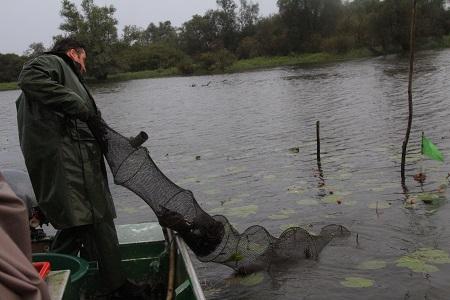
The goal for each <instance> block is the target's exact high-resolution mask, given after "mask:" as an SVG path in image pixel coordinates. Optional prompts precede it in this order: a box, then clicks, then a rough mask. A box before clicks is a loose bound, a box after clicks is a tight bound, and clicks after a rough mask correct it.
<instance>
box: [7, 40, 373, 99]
mask: <svg viewBox="0 0 450 300" xmlns="http://www.w3.org/2000/svg"><path fill="white" fill-rule="evenodd" d="M373 56H375V55H374V54H373V53H372V52H370V51H369V50H367V49H357V50H352V51H349V52H346V53H344V54H333V53H327V52H319V53H305V54H296V55H288V56H271V57H255V58H251V59H242V60H238V61H235V62H234V63H233V64H232V65H230V66H228V67H226V68H225V70H224V71H223V72H213V73H212V74H221V73H236V72H245V71H251V70H258V69H265V68H274V67H281V66H301V65H312V64H322V63H331V62H338V61H344V60H352V59H360V58H368V57H373ZM208 74H211V73H207V72H204V71H198V72H195V73H194V74H193V75H194V76H195V75H208ZM170 76H183V74H181V73H180V71H179V70H178V69H177V68H168V69H158V70H148V71H140V72H127V73H118V74H113V75H110V76H109V77H108V79H107V80H106V82H117V81H126V80H135V79H146V78H160V77H170ZM88 81H89V82H90V83H93V84H95V83H97V82H98V81H97V80H88ZM103 82H105V81H103ZM15 89H18V86H17V83H16V82H3V83H0V91H7V90H15Z"/></svg>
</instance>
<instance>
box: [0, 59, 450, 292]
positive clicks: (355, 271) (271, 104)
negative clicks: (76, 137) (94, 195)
mask: <svg viewBox="0 0 450 300" xmlns="http://www.w3.org/2000/svg"><path fill="white" fill-rule="evenodd" d="M407 73H408V62H407V59H406V58H399V57H397V56H389V57H384V58H373V59H364V60H356V61H351V62H341V63H333V64H326V65H320V66H313V67H304V68H292V67H287V68H277V69H271V70H263V71H258V72H248V73H240V74H231V75H219V76H202V77H182V78H164V79H148V80H136V81H129V82H122V83H115V84H109V85H105V86H95V87H93V92H94V95H95V97H96V99H97V102H98V106H99V107H100V108H101V110H102V112H103V116H104V118H105V120H106V121H107V122H108V123H109V124H110V125H111V127H113V128H115V129H116V130H117V131H119V132H121V133H123V134H125V135H130V136H131V135H134V134H136V133H137V132H138V131H140V130H145V131H147V132H148V134H149V136H150V138H149V141H148V142H147V143H146V144H145V145H146V146H147V147H148V148H149V150H150V154H151V155H152V157H153V159H154V160H155V161H156V163H157V164H158V165H159V167H160V168H161V170H162V171H163V172H165V173H166V175H167V176H168V177H169V178H171V179H173V180H174V181H175V182H177V183H178V184H179V185H180V186H182V187H185V188H188V189H191V190H192V191H193V192H194V194H195V195H196V198H197V200H198V201H199V203H200V205H201V206H202V207H203V208H205V210H207V211H209V212H211V213H219V214H224V215H225V216H227V217H228V218H229V219H230V221H231V222H232V223H233V224H234V225H235V227H236V228H237V229H239V230H240V231H243V230H244V229H245V228H247V227H248V226H251V225H254V224H260V225H263V226H265V227H266V228H267V229H268V230H269V231H270V232H271V233H272V234H273V235H275V236H277V235H279V234H280V232H282V231H283V230H284V229H285V228H287V227H288V226H290V225H300V226H304V227H307V228H308V230H310V231H312V232H318V231H319V230H320V228H321V227H323V226H325V225H327V224H331V223H338V224H343V225H345V226H346V227H348V228H349V229H350V230H351V232H352V236H351V237H350V238H348V239H345V240H335V241H333V242H332V243H331V244H329V245H328V246H327V247H326V248H325V249H324V251H323V252H322V253H321V255H320V258H319V260H317V261H303V262H299V263H298V264H297V265H292V266H290V267H289V268H286V267H285V266H284V267H283V268H277V267H276V266H274V267H273V268H271V269H270V271H269V272H264V273H257V274H255V275H253V276H251V277H248V278H234V277H233V276H232V272H231V270H229V269H227V268H226V267H223V266H221V265H216V264H212V263H209V264H202V263H199V262H196V265H197V269H198V271H199V276H200V278H201V282H202V284H203V286H204V287H205V292H206V295H207V298H208V299H362V298H365V299H447V298H448V292H449V291H450V259H449V256H448V255H449V254H448V253H449V251H450V206H449V205H448V204H447V197H448V192H447V190H446V189H445V186H443V187H441V188H440V186H441V185H443V184H446V183H448V181H447V178H446V176H447V174H448V173H449V172H450V167H449V165H448V162H447V161H448V160H450V96H449V94H450V83H449V81H448V77H449V75H450V50H444V51H433V52H425V53H421V54H419V55H418V59H417V66H416V76H415V82H414V103H415V106H414V109H415V114H414V122H413V129H412V135H411V139H410V144H409V154H408V160H407V163H408V165H407V175H408V178H407V185H408V187H409V190H410V192H411V194H412V195H414V196H415V198H416V203H415V204H412V205H411V204H405V201H404V200H405V195H404V194H403V193H402V189H401V186H400V153H401V144H402V141H403V137H404V133H405V130H406V121H407V93H406V92H407V75H408V74H407ZM18 94H19V92H18V91H9V92H1V93H0V120H1V126H0V168H2V169H5V168H18V169H24V163H23V159H22V157H21V153H20V149H19V144H18V138H17V133H16V132H17V127H16V114H15V106H14V101H15V99H16V97H17V96H18ZM317 120H320V124H321V139H322V145H321V147H322V168H323V173H324V177H325V185H324V186H322V185H321V184H320V181H319V179H318V178H317V164H316V153H315V151H316V143H315V123H316V121H317ZM421 131H424V132H425V135H426V136H427V137H429V138H431V140H432V141H434V142H435V143H436V144H437V145H438V147H439V148H440V149H441V150H442V152H443V153H444V155H445V156H446V157H447V160H446V162H445V163H439V162H435V161H431V160H427V159H421V156H420V136H421ZM296 148H298V153H297V151H296ZM421 170H423V171H424V172H425V173H426V174H427V180H426V183H425V184H424V185H423V186H422V187H421V186H420V184H418V183H416V182H415V181H414V180H413V178H412V176H413V175H414V174H416V173H417V172H419V171H421ZM113 196H114V198H115V201H116V206H117V210H118V214H119V217H118V219H117V223H129V222H145V221H153V220H155V216H154V214H153V213H152V211H151V210H150V209H149V208H148V207H147V205H146V204H145V203H144V202H143V201H141V200H139V199H138V198H137V197H136V196H134V195H132V194H131V193H129V192H127V191H126V190H125V189H123V188H121V187H117V186H114V187H113ZM424 197H426V198H430V199H432V201H433V204H431V205H430V204H424V203H423V202H422V201H421V199H422V198H424ZM361 286H363V287H361Z"/></svg>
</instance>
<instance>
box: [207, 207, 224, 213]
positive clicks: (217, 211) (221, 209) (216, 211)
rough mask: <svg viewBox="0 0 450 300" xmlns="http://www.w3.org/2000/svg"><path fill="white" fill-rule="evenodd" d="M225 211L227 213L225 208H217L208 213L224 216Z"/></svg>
mask: <svg viewBox="0 0 450 300" xmlns="http://www.w3.org/2000/svg"><path fill="white" fill-rule="evenodd" d="M224 211H225V208H223V207H216V208H213V209H211V210H208V212H209V213H210V214H223V213H224Z"/></svg>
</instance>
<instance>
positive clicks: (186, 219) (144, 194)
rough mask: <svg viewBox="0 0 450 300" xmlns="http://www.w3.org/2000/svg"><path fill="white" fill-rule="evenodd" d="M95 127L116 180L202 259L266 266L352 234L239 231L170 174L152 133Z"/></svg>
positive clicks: (334, 229) (97, 123)
mask: <svg viewBox="0 0 450 300" xmlns="http://www.w3.org/2000/svg"><path fill="white" fill-rule="evenodd" d="M89 128H90V129H91V131H92V132H93V134H94V136H95V137H96V139H97V140H98V141H99V143H100V146H101V147H102V150H103V152H104V155H105V157H106V160H107V162H108V164H109V166H110V168H111V171H112V174H113V177H114V182H115V183H116V184H118V185H121V186H124V187H126V188H127V189H129V190H131V191H132V192H134V193H135V194H137V195H138V196H139V197H141V198H142V199H143V200H144V201H145V202H146V203H147V204H148V205H149V206H150V207H151V208H152V209H153V211H154V212H155V214H156V216H157V218H158V221H159V223H160V224H161V225H162V226H163V227H167V228H170V229H172V230H174V231H176V232H177V233H178V234H179V235H180V236H181V237H182V238H183V239H184V241H185V242H186V244H187V245H188V246H189V247H190V248H191V250H192V251H193V252H194V253H195V255H196V256H197V257H198V259H199V260H200V261H203V262H216V263H221V264H224V265H227V266H229V267H231V268H233V269H234V270H236V271H238V272H243V273H245V272H251V270H252V269H253V268H255V266H256V267H258V268H265V267H266V266H268V265H270V263H271V262H273V261H274V260H276V259H282V260H286V259H299V258H313V259H314V258H317V257H318V254H319V252H320V251H321V250H322V248H323V247H324V246H325V245H326V244H327V243H328V242H330V241H331V240H332V239H333V237H336V236H347V235H349V231H348V230H347V229H346V228H345V227H343V226H341V225H329V226H326V227H324V228H322V230H321V232H320V234H319V235H312V234H310V233H308V231H306V230H305V229H302V228H300V227H293V228H289V229H287V230H285V231H284V232H283V233H282V234H281V236H280V237H279V238H275V237H273V236H272V235H271V234H270V233H269V232H268V231H267V230H266V229H265V228H264V227H262V226H251V227H249V228H247V229H246V230H245V231H244V232H243V233H239V232H238V231H237V230H236V229H234V228H233V226H232V225H231V224H230V223H229V222H228V220H227V218H226V217H224V216H221V215H216V216H210V215H209V214H208V213H206V212H205V211H204V210H203V209H202V208H201V207H200V206H199V205H198V203H197V201H196V200H195V197H194V195H193V193H192V192H191V191H189V190H185V189H183V188H181V187H179V186H178V185H176V184H175V183H174V182H172V181H171V180H170V179H169V178H167V177H166V176H165V175H164V174H163V173H162V172H161V170H160V169H159V168H158V167H157V166H156V164H155V163H154V162H153V160H152V159H151V157H150V155H149V152H148V150H147V149H146V148H145V147H142V146H141V144H142V143H144V142H145V140H146V139H147V135H146V134H145V133H144V132H141V133H140V134H139V135H138V136H136V137H135V138H126V137H124V136H122V135H121V134H119V133H117V132H116V131H114V130H113V129H111V128H110V127H109V126H108V125H107V124H106V123H105V122H104V121H103V120H102V119H101V118H96V119H93V120H91V121H89Z"/></svg>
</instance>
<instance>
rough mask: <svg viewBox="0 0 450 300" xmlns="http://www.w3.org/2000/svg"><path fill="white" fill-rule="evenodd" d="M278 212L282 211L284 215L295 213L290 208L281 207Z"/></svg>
mask: <svg viewBox="0 0 450 300" xmlns="http://www.w3.org/2000/svg"><path fill="white" fill-rule="evenodd" d="M280 213H282V214H284V215H291V214H295V210H293V209H291V208H282V209H281V210H280Z"/></svg>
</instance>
